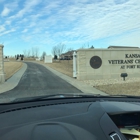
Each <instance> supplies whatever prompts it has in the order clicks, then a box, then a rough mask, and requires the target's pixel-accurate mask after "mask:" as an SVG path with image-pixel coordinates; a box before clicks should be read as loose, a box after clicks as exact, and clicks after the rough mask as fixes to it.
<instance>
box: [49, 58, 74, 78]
mask: <svg viewBox="0 0 140 140" xmlns="http://www.w3.org/2000/svg"><path fill="white" fill-rule="evenodd" d="M46 65H48V66H49V67H51V68H53V69H55V70H57V71H59V72H61V73H63V74H65V75H68V76H70V77H72V73H73V60H60V61H54V62H53V63H48V64H46Z"/></svg>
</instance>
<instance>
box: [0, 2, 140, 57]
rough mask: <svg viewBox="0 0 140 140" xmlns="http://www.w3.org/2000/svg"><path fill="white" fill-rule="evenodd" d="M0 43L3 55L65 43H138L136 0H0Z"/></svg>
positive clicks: (74, 45) (71, 45) (139, 10)
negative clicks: (2, 45) (2, 46)
mask: <svg viewBox="0 0 140 140" xmlns="http://www.w3.org/2000/svg"><path fill="white" fill-rule="evenodd" d="M0 43H3V44H4V46H5V47H4V54H5V55H15V54H23V50H27V51H28V50H31V48H33V47H37V48H39V52H40V55H41V54H42V52H43V51H46V53H47V54H51V50H52V47H53V46H55V45H57V44H59V43H64V44H65V45H66V47H67V48H73V49H78V48H80V47H82V46H85V47H88V45H89V46H91V45H93V46H94V47H95V48H107V47H108V46H109V45H119V46H120V45H121V46H122V45H125V46H138V47H140V1H139V0H69V1H66V0H0Z"/></svg>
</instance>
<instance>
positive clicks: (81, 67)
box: [77, 48, 140, 80]
mask: <svg viewBox="0 0 140 140" xmlns="http://www.w3.org/2000/svg"><path fill="white" fill-rule="evenodd" d="M121 73H127V74H128V77H129V78H132V77H140V49H139V48H137V49H136V48H135V49H133V48H125V49H121V48H117V49H114V48H112V49H81V50H78V51H77V79H80V80H94V79H95V80H96V79H114V78H120V75H121Z"/></svg>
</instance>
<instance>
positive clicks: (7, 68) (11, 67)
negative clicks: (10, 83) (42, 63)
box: [4, 61, 23, 80]
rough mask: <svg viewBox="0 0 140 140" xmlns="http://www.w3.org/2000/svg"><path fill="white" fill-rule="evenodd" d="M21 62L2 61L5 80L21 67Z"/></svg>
mask: <svg viewBox="0 0 140 140" xmlns="http://www.w3.org/2000/svg"><path fill="white" fill-rule="evenodd" d="M22 64H23V63H22V62H11V61H10V62H4V72H5V74H6V80H7V79H8V78H10V77H11V76H12V75H13V74H14V73H16V72H17V71H18V70H19V69H20V68H21V67H22Z"/></svg>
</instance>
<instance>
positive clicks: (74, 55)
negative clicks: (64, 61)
mask: <svg viewBox="0 0 140 140" xmlns="http://www.w3.org/2000/svg"><path fill="white" fill-rule="evenodd" d="M73 77H74V78H76V77H77V54H76V52H74V53H73Z"/></svg>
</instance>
